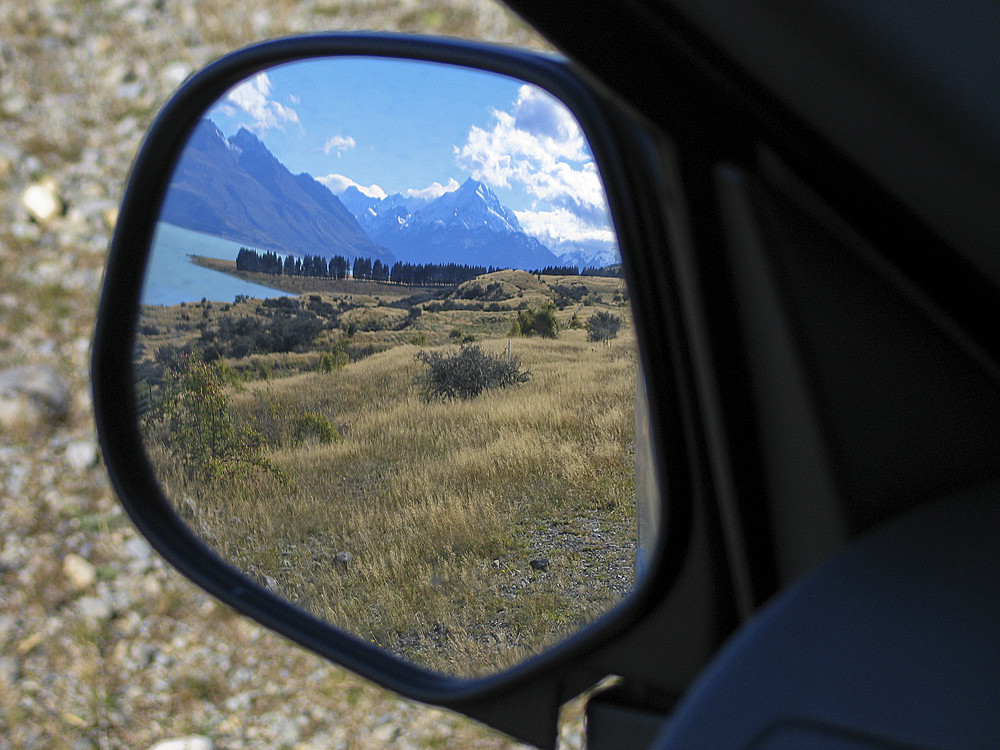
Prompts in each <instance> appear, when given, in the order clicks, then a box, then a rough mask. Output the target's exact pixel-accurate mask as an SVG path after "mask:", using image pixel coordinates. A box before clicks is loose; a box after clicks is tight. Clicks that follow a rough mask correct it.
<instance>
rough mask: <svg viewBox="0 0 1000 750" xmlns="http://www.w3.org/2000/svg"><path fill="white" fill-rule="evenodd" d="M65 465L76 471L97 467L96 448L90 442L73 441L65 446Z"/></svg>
mask: <svg viewBox="0 0 1000 750" xmlns="http://www.w3.org/2000/svg"><path fill="white" fill-rule="evenodd" d="M66 463H68V464H69V465H70V466H72V467H73V468H74V469H76V470H77V471H86V470H87V469H90V468H92V467H94V466H97V446H96V445H94V443H93V442H92V441H90V440H75V441H73V442H72V443H70V444H69V445H67V446H66Z"/></svg>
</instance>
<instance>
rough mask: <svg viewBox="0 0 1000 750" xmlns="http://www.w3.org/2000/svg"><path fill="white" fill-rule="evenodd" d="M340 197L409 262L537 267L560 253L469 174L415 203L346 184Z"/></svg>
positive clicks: (367, 227)
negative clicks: (442, 191) (455, 184)
mask: <svg viewBox="0 0 1000 750" xmlns="http://www.w3.org/2000/svg"><path fill="white" fill-rule="evenodd" d="M341 200H342V201H343V202H344V205H346V206H347V207H348V208H349V209H350V210H352V211H353V212H354V215H355V217H356V218H357V219H358V222H359V223H360V224H361V226H363V227H364V228H365V231H367V232H368V236H369V237H371V238H372V240H373V241H374V242H375V243H377V244H380V245H384V246H385V247H387V248H389V250H390V251H391V252H392V253H393V255H395V256H396V257H397V258H398V259H399V260H401V261H404V262H409V263H460V264H465V265H483V266H497V267H501V268H521V269H528V270H530V269H536V268H544V267H545V266H551V265H554V264H556V263H558V262H559V259H558V258H557V257H556V256H555V255H554V254H553V253H552V252H551V251H550V250H549V249H548V248H547V247H545V245H543V244H542V243H541V242H539V241H538V240H537V239H535V238H534V237H530V236H529V235H527V234H526V233H525V232H524V231H523V230H522V229H521V225H520V223H519V222H518V220H517V217H516V216H515V215H514V212H513V211H511V210H510V209H509V208H507V207H506V206H504V205H503V203H501V202H500V199H499V198H498V197H497V196H496V194H495V193H494V192H493V191H492V190H490V189H489V187H487V186H486V185H485V184H483V183H482V182H478V181H477V180H472V179H469V180H467V181H466V182H465V183H464V184H463V185H461V186H460V187H459V188H458V189H457V190H454V191H452V192H449V193H445V194H444V195H442V196H440V197H439V198H436V199H434V200H432V201H431V202H430V203H426V204H424V205H422V206H420V207H418V208H414V206H415V204H416V203H417V202H416V200H414V199H406V198H403V196H401V195H399V194H396V195H390V196H388V197H386V198H383V199H381V200H379V199H376V198H370V197H368V196H365V195H364V194H363V193H361V192H360V191H359V190H357V188H354V187H350V188H348V189H347V190H346V191H344V193H342V194H341Z"/></svg>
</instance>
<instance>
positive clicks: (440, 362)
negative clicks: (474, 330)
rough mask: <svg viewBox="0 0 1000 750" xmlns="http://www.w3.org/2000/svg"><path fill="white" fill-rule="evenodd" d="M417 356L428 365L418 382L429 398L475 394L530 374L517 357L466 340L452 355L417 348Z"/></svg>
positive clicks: (524, 377)
mask: <svg viewBox="0 0 1000 750" xmlns="http://www.w3.org/2000/svg"><path fill="white" fill-rule="evenodd" d="M416 359H417V360H418V361H420V362H423V363H424V364H425V365H427V371H426V372H423V373H421V374H419V375H418V376H417V383H418V384H419V385H421V386H422V387H423V389H424V398H426V399H427V400H428V401H432V400H436V399H440V400H442V401H444V400H447V399H451V398H462V399H470V398H475V397H476V396H478V395H479V394H480V393H482V392H483V391H484V390H488V389H490V388H506V387H508V386H511V385H516V384H517V383H524V382H526V381H527V380H528V378H529V377H530V373H529V372H527V371H525V370H521V365H520V362H518V361H517V358H515V357H512V358H511V359H510V360H508V359H507V357H506V355H502V354H501V355H491V354H487V353H486V352H484V351H483V350H482V349H480V348H479V347H478V346H476V345H475V344H466V345H465V346H463V347H462V348H461V349H459V350H458V351H457V352H455V353H454V354H451V355H448V354H442V353H441V352H427V351H420V352H417V354H416Z"/></svg>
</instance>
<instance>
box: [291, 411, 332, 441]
mask: <svg viewBox="0 0 1000 750" xmlns="http://www.w3.org/2000/svg"><path fill="white" fill-rule="evenodd" d="M294 432H295V441H296V443H303V442H305V441H307V440H315V441H317V442H320V443H339V442H341V441H343V439H344V437H343V435H341V434H340V430H338V429H337V427H336V425H334V424H333V423H332V422H331V421H330V420H329V419H327V418H326V417H324V416H323V415H322V414H317V413H316V412H306V413H305V414H303V415H301V416H299V417H297V418H296V419H295V425H294Z"/></svg>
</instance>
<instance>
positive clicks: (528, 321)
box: [510, 304, 559, 339]
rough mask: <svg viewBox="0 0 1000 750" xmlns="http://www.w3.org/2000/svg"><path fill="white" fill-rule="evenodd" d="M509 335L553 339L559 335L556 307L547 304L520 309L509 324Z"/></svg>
mask: <svg viewBox="0 0 1000 750" xmlns="http://www.w3.org/2000/svg"><path fill="white" fill-rule="evenodd" d="M510 334H511V336H541V337H543V338H547V339H554V338H556V337H557V336H558V335H559V321H558V320H556V307H555V305H554V304H548V305H545V306H544V307H542V308H541V309H538V310H520V311H519V312H518V313H517V319H516V320H515V321H514V322H513V323H512V324H511V327H510Z"/></svg>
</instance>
